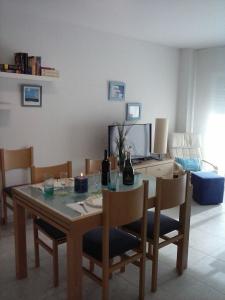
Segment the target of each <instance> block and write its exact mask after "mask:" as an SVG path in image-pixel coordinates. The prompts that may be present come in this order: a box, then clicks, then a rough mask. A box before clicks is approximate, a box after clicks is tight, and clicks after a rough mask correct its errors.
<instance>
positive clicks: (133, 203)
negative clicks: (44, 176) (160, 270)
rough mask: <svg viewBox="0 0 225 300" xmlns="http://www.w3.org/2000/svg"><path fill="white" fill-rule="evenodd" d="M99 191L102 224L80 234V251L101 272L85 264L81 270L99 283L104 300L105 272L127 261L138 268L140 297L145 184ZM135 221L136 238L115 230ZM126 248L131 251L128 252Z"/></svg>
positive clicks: (108, 273)
mask: <svg viewBox="0 0 225 300" xmlns="http://www.w3.org/2000/svg"><path fill="white" fill-rule="evenodd" d="M102 193H103V226H102V227H98V228H96V229H94V230H91V231H89V232H87V233H86V234H85V235H84V237H83V254H84V256H85V257H86V258H88V259H89V260H92V261H93V262H94V263H95V264H97V265H98V266H100V267H101V268H102V271H103V275H102V278H100V277H99V276H97V275H96V274H95V273H93V272H92V271H90V270H89V269H87V268H86V267H83V270H84V272H85V274H87V275H88V276H89V277H90V278H92V279H94V280H95V281H96V282H97V283H99V284H100V285H101V286H102V289H103V290H102V299H103V300H107V299H108V296H109V277H110V276H109V275H110V274H111V273H112V272H114V271H116V270H118V269H121V267H123V266H125V265H126V264H128V263H135V264H136V265H137V266H139V267H140V275H139V299H144V285H145V257H146V252H145V251H146V247H145V244H146V225H147V223H146V221H147V197H148V183H147V182H144V184H143V185H142V186H140V187H139V188H136V189H133V190H130V191H124V192H112V191H108V190H103V191H102ZM135 220H141V221H140V222H141V235H140V239H139V238H136V237H135V236H133V235H131V234H129V233H127V232H125V231H123V230H121V229H118V227H119V226H122V225H124V224H127V223H129V222H132V221H135ZM130 250H132V253H129V255H128V254H127V252H128V251H130ZM117 256H118V257H120V259H119V262H116V263H114V262H113V261H112V260H113V258H115V257H117Z"/></svg>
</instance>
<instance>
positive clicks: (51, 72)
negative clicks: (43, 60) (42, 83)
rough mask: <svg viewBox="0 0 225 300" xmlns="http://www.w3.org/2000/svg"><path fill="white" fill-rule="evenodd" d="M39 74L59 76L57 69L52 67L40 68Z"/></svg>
mask: <svg viewBox="0 0 225 300" xmlns="http://www.w3.org/2000/svg"><path fill="white" fill-rule="evenodd" d="M41 75H42V76H50V77H59V71H58V70H55V69H53V68H52V69H46V68H41Z"/></svg>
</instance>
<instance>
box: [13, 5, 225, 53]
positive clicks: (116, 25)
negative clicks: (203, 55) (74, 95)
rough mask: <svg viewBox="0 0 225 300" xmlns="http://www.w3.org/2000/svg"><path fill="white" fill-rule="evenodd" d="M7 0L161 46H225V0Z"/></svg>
mask: <svg viewBox="0 0 225 300" xmlns="http://www.w3.org/2000/svg"><path fill="white" fill-rule="evenodd" d="M10 1H12V2H14V3H15V2H17V4H19V3H24V5H26V8H25V10H26V11H27V12H29V11H30V12H31V11H33V12H34V11H35V12H37V13H40V15H42V16H45V17H48V18H57V19H58V20H62V21H67V22H70V23H73V24H76V25H81V26H85V27H88V28H92V29H95V30H100V31H104V32H110V33H115V34H120V35H123V36H127V37H132V38H136V39H141V40H146V41H151V42H154V43H159V44H163V45H168V46H174V47H179V48H205V47H212V46H222V45H225V0H64V1H62V0H45V1H35V0H29V1H28V0H17V1H16V0H14V1H13V0H10ZM23 9H24V8H23Z"/></svg>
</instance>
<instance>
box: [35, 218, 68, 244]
mask: <svg viewBox="0 0 225 300" xmlns="http://www.w3.org/2000/svg"><path fill="white" fill-rule="evenodd" d="M35 223H36V224H37V225H38V226H39V227H40V228H41V230H43V231H44V232H45V233H46V234H47V235H49V236H50V237H51V238H52V239H54V240H61V239H63V238H66V235H65V233H64V232H62V231H61V230H59V229H57V228H55V227H54V226H52V225H51V224H49V223H47V222H45V221H44V220H43V219H41V218H38V219H35Z"/></svg>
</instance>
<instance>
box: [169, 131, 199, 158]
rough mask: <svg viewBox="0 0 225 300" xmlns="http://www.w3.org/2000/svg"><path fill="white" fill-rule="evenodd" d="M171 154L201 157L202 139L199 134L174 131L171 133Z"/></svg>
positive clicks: (173, 156) (173, 155) (183, 156)
mask: <svg viewBox="0 0 225 300" xmlns="http://www.w3.org/2000/svg"><path fill="white" fill-rule="evenodd" d="M168 148H169V154H170V157H171V158H175V157H180V158H199V159H202V154H201V139H200V136H199V135H198V134H192V133H187V132H184V133H180V132H174V133H171V134H170V135H169V142H168Z"/></svg>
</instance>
